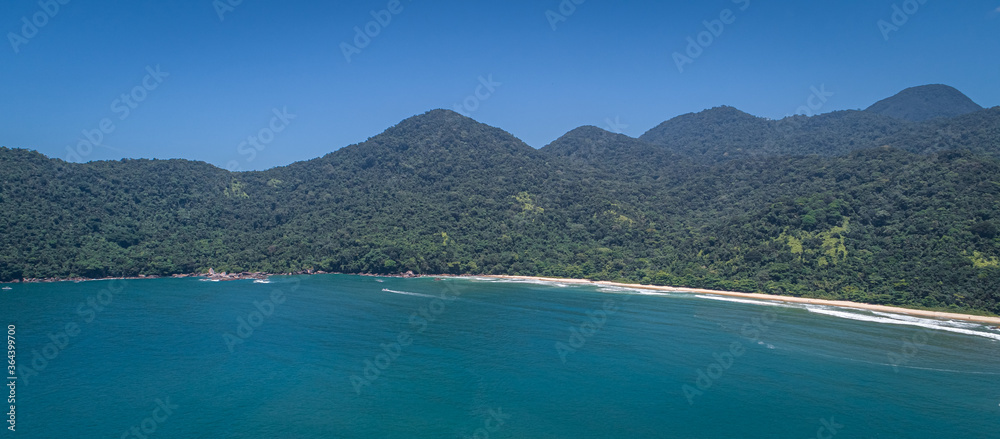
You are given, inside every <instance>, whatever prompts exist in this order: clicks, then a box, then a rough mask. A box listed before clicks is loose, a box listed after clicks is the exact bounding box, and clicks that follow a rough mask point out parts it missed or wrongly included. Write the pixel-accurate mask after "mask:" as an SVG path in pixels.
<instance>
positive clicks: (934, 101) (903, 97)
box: [865, 84, 983, 122]
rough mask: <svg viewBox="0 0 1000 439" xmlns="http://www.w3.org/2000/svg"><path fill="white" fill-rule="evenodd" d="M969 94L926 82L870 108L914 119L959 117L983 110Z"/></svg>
mask: <svg viewBox="0 0 1000 439" xmlns="http://www.w3.org/2000/svg"><path fill="white" fill-rule="evenodd" d="M982 109H983V107H981V106H979V105H978V104H976V103H975V102H972V99H969V97H968V96H966V95H964V94H962V92H960V91H958V90H956V89H955V88H953V87H949V86H947V85H941V84H934V85H922V86H919V87H912V88H908V89H906V90H903V91H901V92H899V93H898V94H896V95H895V96H893V97H890V98H887V99H883V100H881V101H878V102H876V103H875V104H874V105H872V106H871V107H868V109H867V110H865V111H869V112H872V113H878V114H883V115H886V116H891V117H895V118H897V119H903V120H908V121H912V122H923V121H925V120H930V119H936V118H944V117H955V116H961V115H963V114H968V113H973V112H976V111H980V110H982Z"/></svg>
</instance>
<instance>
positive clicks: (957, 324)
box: [872, 311, 985, 329]
mask: <svg viewBox="0 0 1000 439" xmlns="http://www.w3.org/2000/svg"><path fill="white" fill-rule="evenodd" d="M872 314H875V315H880V316H883V317H889V318H891V319H896V320H905V321H908V322H919V323H936V324H941V325H945V326H952V327H955V328H968V329H983V328H985V325H981V324H979V323H972V322H960V321H956V320H935V319H927V318H921V317H915V316H908V315H905V314H891V313H887V312H878V311H872Z"/></svg>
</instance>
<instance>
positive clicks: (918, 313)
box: [476, 275, 1000, 326]
mask: <svg viewBox="0 0 1000 439" xmlns="http://www.w3.org/2000/svg"><path fill="white" fill-rule="evenodd" d="M476 277H485V278H492V279H510V280H533V281H542V282H559V283H564V284H577V285H601V286H610V287H623V288H635V289H642V290H651V291H664V292H672V293H696V294H709V295H715V296H726V297H739V298H743V299H753V300H766V301H772V302H788V303H804V304H809V305H826V306H834V307H837V308H853V309H863V310H867V311H879V312H888V313H895V314H905V315H910V316H915V317H929V318H933V319H941V320H963V321H967V322H974V323H982V324H987V325H993V326H1000V317H988V316H977V315H972V314H960V313H952V312H943V311H929V310H922V309H911V308H900V307H898V306H888V305H872V304H869V303H859V302H849V301H846V300H829V299H809V298H805V297H793V296H778V295H774V294H760V293H739V292H736V291H720V290H706V289H702V288H687V287H666V286H658V285H642V284H626V283H621V282H609V281H592V280H587V279H560V278H553V277H537V276H508V275H486V276H476Z"/></svg>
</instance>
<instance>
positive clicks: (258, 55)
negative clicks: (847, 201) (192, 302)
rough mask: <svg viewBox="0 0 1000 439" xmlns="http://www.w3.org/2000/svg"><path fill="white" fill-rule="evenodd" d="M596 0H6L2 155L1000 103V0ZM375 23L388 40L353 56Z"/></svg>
mask: <svg viewBox="0 0 1000 439" xmlns="http://www.w3.org/2000/svg"><path fill="white" fill-rule="evenodd" d="M61 1H67V0H61ZM579 1H580V0H535V1H522V0H511V1H506V2H483V1H451V0H443V1H435V2H430V1H422V0H416V1H412V0H398V3H397V2H393V1H389V0H363V1H353V2H337V1H333V2H330V1H324V2H319V1H284V2H278V1H265V0H243V1H242V2H239V4H238V5H235V6H232V5H231V4H230V2H233V3H237V2H238V0H217V1H213V0H197V1H179V2H151V1H129V2H109V1H103V2H83V1H72V0H70V1H68V3H66V4H61V3H59V1H58V0H42V1H41V2H38V1H17V2H5V3H6V4H5V5H4V9H3V13H2V14H0V17H2V18H0V30H2V31H3V32H4V33H5V35H6V38H5V41H6V44H4V45H2V47H0V78H2V82H0V84H2V85H0V116H2V117H0V146H8V147H19V148H28V149H34V150H38V151H40V152H42V153H43V154H46V155H48V156H50V157H58V158H63V159H72V160H73V161H89V160H108V159H120V158H125V157H128V158H185V159H191V160H202V161H206V162H209V163H212V164H214V165H216V166H219V167H223V168H226V167H229V168H233V169H240V170H250V169H266V168H270V167H274V166H280V165H285V164H288V163H291V162H293V161H298V160H306V159H311V158H315V157H319V156H322V155H324V154H326V153H328V152H331V151H334V150H336V149H339V148H341V147H343V146H347V145H349V144H353V143H358V142H362V141H364V140H366V139H367V138H369V137H372V136H375V135H377V134H378V133H380V132H382V131H383V130H385V129H386V128H388V127H390V126H392V125H394V124H396V123H398V122H399V121H401V120H403V119H405V118H407V117H410V116H413V115H416V114H420V113H423V112H425V111H427V110H430V109H434V108H448V109H454V108H455V106H456V105H461V106H462V107H461V109H462V110H463V111H464V112H465V113H467V114H468V115H469V116H471V117H472V118H474V119H476V120H478V121H480V122H483V123H487V124H490V125H493V126H498V127H500V128H503V129H505V130H507V131H509V132H511V133H513V134H514V135H515V136H517V137H519V138H521V139H522V140H524V141H525V142H527V143H528V144H529V145H531V146H534V147H536V148H538V147H542V146H544V145H546V144H548V143H549V142H551V141H553V140H555V139H556V138H558V137H559V136H560V135H562V134H564V133H566V132H567V131H569V130H571V129H573V128H576V127H578V126H581V125H596V126H600V127H602V128H606V129H612V130H620V131H622V132H623V133H625V134H628V135H631V136H639V135H641V134H642V133H643V132H645V131H646V130H648V129H650V128H652V127H654V126H656V125H657V124H659V123H660V122H663V121H665V120H667V119H670V118H672V117H675V116H678V115H681V114H684V113H688V112H696V111H701V110H703V109H706V108H711V107H714V106H719V105H732V106H735V107H737V108H739V109H741V110H743V111H746V112H748V113H751V114H754V115H757V116H762V117H770V118H781V117H784V116H786V115H788V114H791V113H795V112H796V111H797V110H798V109H799V108H800V107H802V106H803V105H806V103H807V100H808V98H809V97H810V95H811V94H812V93H813V91H812V89H813V88H816V89H820V88H822V89H823V90H824V91H825V92H826V93H827V94H828V95H827V96H826V101H825V102H823V103H822V107H821V108H819V109H818V110H817V111H818V112H828V111H834V110H843V109H858V108H865V107H867V106H868V105H870V104H872V103H874V102H875V101H877V100H879V99H882V98H885V97H888V96H890V95H892V94H895V93H896V92H898V91H900V90H902V89H904V88H906V87H911V86H916V85H923V84H930V83H944V84H948V85H952V86H954V87H956V88H958V89H959V90H961V91H963V92H964V93H966V94H967V95H968V96H969V97H971V98H972V99H973V100H974V101H976V102H977V103H979V104H980V105H983V106H986V107H992V106H996V105H1000V87H998V84H997V82H998V79H1000V56H997V54H998V53H1000V0H969V1H962V2H945V1H941V0H924V3H923V4H921V3H920V0H907V1H900V0H865V1H854V0H845V1H807V2H802V1H791V0H778V1H771V2H764V1H760V0H709V1H700V2H675V1H662V2H652V1H649V2H639V1H614V2H612V1H606V0H585V1H583V2H581V3H580V4H576V2H579ZM55 6H58V10H56V8H55ZM894 7H895V8H899V11H902V12H897V11H896V9H894ZM390 9H391V11H390ZM904 9H905V11H904ZM46 10H47V11H49V12H46ZM383 10H385V11H386V12H384V13H379V11H383ZM726 10H728V11H729V12H726ZM372 11H375V12H376V15H377V16H379V17H378V18H380V19H381V20H382V21H383V23H385V24H384V25H383V24H379V23H377V22H375V20H376V17H373V15H372ZM906 11H909V12H912V14H909V13H907V12H906ZM52 12H54V13H52ZM894 13H895V14H896V17H893V15H894ZM220 15H221V18H220ZM904 17H905V22H903V21H904ZM893 18H895V19H896V20H895V23H893ZM723 19H724V20H723ZM25 20H26V21H27V22H29V23H30V22H32V21H34V24H31V25H26V24H25V23H26V21H25ZM715 20H718V22H714V21H715ZM880 20H883V21H885V23H888V24H892V25H893V26H896V25H897V24H898V26H896V29H892V30H889V31H887V32H888V33H887V34H885V33H883V30H880V26H879V21H880ZM706 21H708V22H709V25H708V28H706V25H705V22H706ZM713 22H714V23H713ZM727 22H728V23H727ZM38 24H42V25H41V26H38ZM720 24H721V26H720ZM553 25H554V26H553ZM355 27H358V28H359V29H361V31H362V32H365V29H366V28H367V30H368V31H369V33H371V34H374V35H375V36H374V37H364V38H361V39H359V42H360V43H361V45H363V46H364V47H357V46H356V47H355V48H356V49H358V50H352V49H349V50H348V51H349V52H350V61H349V62H348V57H347V56H345V51H344V43H346V44H350V45H352V46H354V45H355V44H354V42H355V37H356V30H355ZM883 28H884V26H883ZM712 31H714V32H715V33H718V34H719V35H717V36H716V35H715V34H712V33H710V32H712ZM699 34H701V35H700V40H701V42H702V43H708V44H704V47H702V44H698V42H697V41H698V40H699ZM886 36H888V39H887V38H886ZM689 37H690V38H692V40H694V41H695V42H696V43H695V44H698V46H697V47H694V48H691V49H692V50H691V52H690V53H687V52H688V50H687V49H688V46H689V45H690V42H689V41H688V40H687V39H688V38H689ZM709 37H710V38H709ZM366 39H368V40H370V41H366ZM366 43H367V44H366ZM675 52H676V53H679V54H681V55H684V56H689V55H691V54H697V55H698V56H697V57H690V59H691V61H692V62H691V63H685V64H684V65H683V66H682V67H683V72H681V71H680V69H679V68H678V66H677V62H676V60H675V56H674V54H675ZM157 71H158V72H159V73H156V74H152V73H151V72H157ZM484 84H489V86H486V85H484ZM477 91H478V94H479V96H478V97H475V96H476V94H477ZM122 95H125V98H124V100H123V99H122ZM813 102H814V103H815V102H817V100H816V99H814V100H813ZM465 103H467V104H469V105H468V106H466V105H465ZM278 114H281V115H282V116H281V117H279V116H277V115H278ZM102 129H103V131H102ZM85 133H89V137H90V139H91V140H87V137H88V135H87V134H85ZM251 136H253V137H254V139H255V140H254V142H247V140H248V137H251ZM244 142H246V143H244ZM95 144H96V145H97V146H96V147H95V146H94V145H95ZM250 150H252V151H253V153H250ZM70 151H74V152H76V154H75V155H73V154H72V153H71V152H70Z"/></svg>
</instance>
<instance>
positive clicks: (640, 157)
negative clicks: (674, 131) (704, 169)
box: [539, 126, 694, 178]
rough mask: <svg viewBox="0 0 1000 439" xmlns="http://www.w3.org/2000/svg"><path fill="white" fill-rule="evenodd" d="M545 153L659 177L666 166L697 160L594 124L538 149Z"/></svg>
mask: <svg viewBox="0 0 1000 439" xmlns="http://www.w3.org/2000/svg"><path fill="white" fill-rule="evenodd" d="M539 151H540V152H541V153H542V154H544V155H546V156H549V157H553V158H556V159H561V160H565V161H567V162H569V163H575V164H579V165H582V166H591V167H594V168H597V169H601V170H604V171H606V172H612V173H617V174H620V175H635V174H639V175H641V176H644V177H653V178H657V177H658V176H659V175H660V174H661V173H662V171H664V170H665V169H671V170H676V168H677V166H676V165H678V164H680V163H686V164H689V165H693V164H694V161H693V160H691V159H690V158H689V157H686V156H682V155H681V154H678V153H676V152H674V151H672V150H669V149H667V148H664V147H662V146H661V145H654V144H652V143H649V142H646V141H643V140H639V139H635V138H632V137H629V136H626V135H624V134H616V133H612V132H609V131H605V130H603V129H601V128H597V127H594V126H583V127H580V128H577V129H574V130H572V131H570V132H568V133H566V134H564V135H563V136H562V137H560V138H558V139H556V140H555V141H554V142H552V143H550V144H548V145H546V146H545V147H544V148H542V149H540V150H539Z"/></svg>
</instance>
